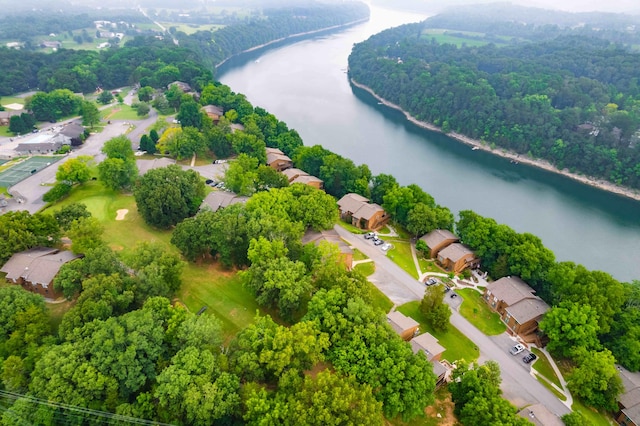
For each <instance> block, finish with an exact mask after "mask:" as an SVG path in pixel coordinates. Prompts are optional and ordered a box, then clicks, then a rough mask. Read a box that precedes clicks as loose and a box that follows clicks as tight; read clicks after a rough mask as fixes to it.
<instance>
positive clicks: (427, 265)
mask: <svg viewBox="0 0 640 426" xmlns="http://www.w3.org/2000/svg"><path fill="white" fill-rule="evenodd" d="M418 264H419V265H420V270H421V271H422V272H423V273H424V272H445V271H444V270H442V268H440V267H439V266H438V265H437V264H436V262H435V261H433V260H427V259H425V258H423V257H420V256H418Z"/></svg>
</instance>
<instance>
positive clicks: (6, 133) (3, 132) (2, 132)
mask: <svg viewBox="0 0 640 426" xmlns="http://www.w3.org/2000/svg"><path fill="white" fill-rule="evenodd" d="M12 136H13V132H12V131H11V130H9V126H0V137H3V138H10V137H12Z"/></svg>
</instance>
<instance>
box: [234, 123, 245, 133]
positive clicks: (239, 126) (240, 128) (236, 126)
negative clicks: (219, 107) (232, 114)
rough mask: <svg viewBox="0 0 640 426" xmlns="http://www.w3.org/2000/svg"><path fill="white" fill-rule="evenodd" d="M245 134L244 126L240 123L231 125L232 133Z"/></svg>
mask: <svg viewBox="0 0 640 426" xmlns="http://www.w3.org/2000/svg"><path fill="white" fill-rule="evenodd" d="M235 132H244V126H243V125H242V124H240V123H231V133H235Z"/></svg>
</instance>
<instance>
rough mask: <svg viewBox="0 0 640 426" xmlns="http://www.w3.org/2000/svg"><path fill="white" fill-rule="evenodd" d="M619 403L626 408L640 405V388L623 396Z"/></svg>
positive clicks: (619, 398) (620, 397)
mask: <svg viewBox="0 0 640 426" xmlns="http://www.w3.org/2000/svg"><path fill="white" fill-rule="evenodd" d="M618 401H619V402H620V403H621V404H622V405H623V406H625V407H633V406H634V405H637V404H640V388H633V389H631V390H630V391H628V392H625V393H623V394H621V395H620V396H619V397H618Z"/></svg>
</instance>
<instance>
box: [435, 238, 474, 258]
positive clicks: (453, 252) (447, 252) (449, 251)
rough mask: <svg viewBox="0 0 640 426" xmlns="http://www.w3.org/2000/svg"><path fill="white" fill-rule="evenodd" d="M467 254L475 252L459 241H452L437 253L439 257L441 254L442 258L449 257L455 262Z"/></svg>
mask: <svg viewBox="0 0 640 426" xmlns="http://www.w3.org/2000/svg"><path fill="white" fill-rule="evenodd" d="M467 255H473V256H475V254H474V253H473V251H472V250H471V249H470V248H469V247H467V246H465V245H464V244H460V243H453V244H451V245H450V246H448V247H446V248H444V249H442V251H440V253H439V254H438V256H439V257H440V256H442V258H443V259H449V260H451V261H452V262H457V261H458V260H460V259H462V258H463V257H465V256H467Z"/></svg>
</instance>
